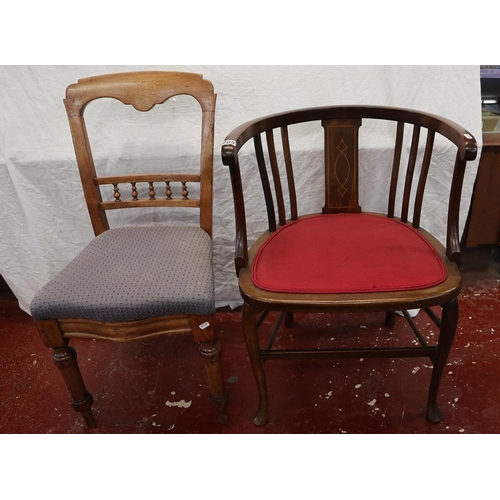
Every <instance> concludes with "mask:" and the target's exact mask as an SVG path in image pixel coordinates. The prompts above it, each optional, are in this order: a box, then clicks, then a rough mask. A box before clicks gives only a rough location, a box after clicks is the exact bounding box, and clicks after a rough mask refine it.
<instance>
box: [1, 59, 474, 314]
mask: <svg viewBox="0 0 500 500" xmlns="http://www.w3.org/2000/svg"><path fill="white" fill-rule="evenodd" d="M138 70H175V71H189V72H194V73H200V74H202V75H203V76H204V77H205V78H206V79H208V80H210V81H211V82H212V83H213V84H214V88H215V91H216V93H217V111H216V126H215V151H214V233H213V237H214V267H215V285H216V289H215V293H216V303H217V306H224V305H230V306H232V307H234V306H236V305H239V304H241V298H240V296H239V292H238V286H237V279H236V275H235V271H234V264H233V250H234V222H233V219H234V217H233V213H234V212H233V200H232V193H231V186H230V179H229V172H228V170H227V167H225V166H224V165H223V164H222V161H221V156H220V148H221V145H222V142H223V141H224V138H225V136H226V135H227V134H228V133H229V132H230V131H231V130H232V129H233V128H235V127H236V126H238V125H240V124H241V123H243V122H245V121H248V120H251V119H254V118H258V117H260V116H264V115H267V114H271V113H277V112H281V111H287V110H292V109H298V108H305V107H311V106H326V105H336V104H372V105H387V106H397V107H405V108H413V109H417V110H421V111H426V112H429V113H433V114H437V115H441V116H444V117H446V118H448V119H451V120H453V121H455V122H457V123H459V124H460V125H462V126H463V127H465V128H467V129H468V130H469V131H470V132H471V133H472V134H473V135H474V136H475V137H476V139H477V141H478V144H479V146H481V126H482V123H481V110H480V83H479V66H210V65H207V66H3V67H0V110H1V111H0V195H1V205H0V206H1V208H0V210H1V218H0V273H1V275H2V276H3V278H4V279H5V281H6V282H7V283H8V285H9V286H10V288H11V289H12V291H13V292H14V294H15V295H16V297H17V298H18V300H19V305H20V307H21V308H22V309H23V310H25V311H28V310H29V304H30V302H31V299H32V297H33V296H34V294H35V293H36V292H37V291H38V290H39V289H40V288H41V287H42V286H43V285H44V284H45V283H47V281H49V280H50V279H51V278H52V277H53V276H54V275H55V274H56V273H57V272H58V271H60V270H61V269H62V268H63V267H64V266H65V265H66V264H68V263H69V262H70V261H71V259H72V258H73V257H75V256H76V255H77V254H78V253H79V252H80V251H81V250H82V249H83V248H84V246H85V245H86V244H87V243H89V242H90V240H91V239H92V238H93V236H94V235H93V231H92V227H91V224H90V219H89V216H88V213H87V209H86V204H85V200H84V197H83V193H82V189H81V185H80V179H79V175H78V170H77V167H76V161H75V155H74V150H73V145H72V141H71V135H70V132H69V126H68V122H67V118H66V113H65V110H64V105H63V103H62V99H63V98H64V94H65V89H66V87H67V86H68V85H69V84H71V83H74V82H76V81H77V80H78V79H80V78H84V77H88V76H93V75H98V74H104V73H116V72H122V71H138ZM117 104H118V103H116V102H115V103H113V102H109V103H106V105H105V108H104V111H102V112H101V111H98V110H97V106H96V107H95V108H93V107H92V104H91V105H89V107H88V110H87V114H86V116H88V118H87V124H88V126H89V135H90V139H91V141H93V143H92V144H93V148H94V159H95V162H96V167H97V169H98V173H99V174H101V175H107V174H108V172H111V169H112V168H113V167H114V166H115V165H117V164H119V162H121V163H122V164H125V165H126V166H128V167H132V168H134V170H135V171H136V172H137V173H141V172H144V173H146V172H151V171H153V172H154V171H161V170H162V167H163V166H164V165H170V166H171V168H173V169H174V170H175V167H176V165H178V163H175V162H181V161H182V162H183V163H184V162H186V163H188V164H192V165H196V160H195V159H193V158H191V156H190V155H191V153H189V151H192V150H193V149H194V150H195V151H197V150H198V146H199V143H198V142H196V140H195V141H194V142H192V141H190V140H187V139H186V134H185V132H186V130H187V128H186V127H187V125H189V119H188V120H187V123H185V124H184V122H182V120H181V116H183V115H184V114H183V113H178V112H177V111H176V110H179V111H183V110H186V109H188V110H191V109H195V108H194V107H192V104H191V103H188V102H187V101H186V102H185V101H184V100H183V98H179V99H177V102H176V103H172V104H168V105H167V107H166V109H167V111H166V113H167V114H168V115H169V118H172V119H171V120H170V123H167V124H164V123H163V120H162V118H163V116H162V111H161V110H160V108H162V106H157V107H156V108H155V109H154V110H153V120H157V121H158V132H157V134H148V133H146V132H145V130H146V129H145V128H143V127H146V123H145V121H144V117H145V116H146V115H147V114H145V115H144V114H142V115H139V133H137V132H134V131H133V130H134V129H133V128H132V126H133V123H134V120H133V119H132V112H131V109H129V108H130V107H124V106H121V105H120V106H121V107H122V108H125V110H122V109H121V108H120V107H119V106H117ZM176 106H177V107H176ZM196 119H198V117H197V116H196ZM115 121H116V122H117V123H118V125H119V130H118V131H116V130H115V129H114V128H113V125H114V122H115ZM91 126H92V127H91ZM363 129H365V130H363ZM142 131H144V133H142ZM309 133H311V134H312V130H310V129H309V127H306V128H305V129H304V133H303V137H302V138H301V142H300V143H299V147H300V148H302V149H303V155H302V156H301V157H300V160H299V163H298V164H297V163H296V166H297V167H298V166H299V165H300V162H307V163H308V164H309V165H310V164H311V163H312V161H313V160H314V162H315V164H316V163H317V166H316V167H314V168H308V169H307V170H306V169H304V171H303V172H302V173H300V174H299V175H298V177H297V179H296V183H297V192H298V193H300V207H299V208H300V209H301V211H302V212H303V213H305V212H309V211H312V212H314V211H320V210H321V205H322V201H323V197H322V195H321V192H322V189H323V187H322V184H321V183H322V181H323V177H322V175H323V174H322V169H323V165H322V163H321V162H317V160H316V157H317V152H318V151H317V149H316V148H315V143H314V141H313V140H312V139H310V138H309ZM361 134H364V136H365V138H366V139H367V142H368V145H369V147H368V149H366V150H362V151H361V156H360V168H361V169H362V167H363V160H364V159H366V160H373V159H376V160H377V161H380V160H383V161H384V162H386V163H387V159H389V164H388V168H390V155H389V156H388V153H387V154H386V153H385V152H384V151H385V145H384V144H380V143H378V142H374V143H373V144H372V145H371V146H370V136H371V129H370V127H369V126H368V127H362V131H361ZM361 137H363V135H362V136H361ZM135 153H140V154H142V155H143V158H145V159H144V160H143V161H141V162H140V163H137V162H135V160H134V159H133V157H134V154H135ZM441 153H442V156H443V159H444V157H445V156H446V150H443V151H442V152H441ZM441 153H439V152H438V158H437V161H439V160H440V155H441ZM243 154H244V153H243ZM179 157H180V160H173V159H174V158H179ZM478 157H479V155H478ZM243 160H244V158H243ZM243 163H244V161H243ZM451 163H452V164H453V161H452V162H451ZM477 164H478V160H476V161H475V162H472V163H471V164H469V167H468V170H467V173H466V178H465V182H464V188H463V198H462V207H461V229H462V230H463V227H464V224H465V220H466V217H467V212H468V208H469V204H470V198H471V194H472V189H473V184H474V179H475V175H476V171H477ZM451 166H452V165H451ZM163 170H164V169H163ZM179 170H181V168H180V167H179ZM367 174H369V172H366V173H363V172H362V174H361V176H360V177H361V179H362V181H361V184H360V204H361V206H362V207H363V209H364V210H368V211H370V210H373V211H378V210H383V209H384V207H385V203H386V202H385V198H383V197H382V194H380V195H379V194H378V193H379V192H381V187H382V186H383V182H385V180H384V179H382V178H380V179H379V178H378V177H377V176H374V177H370V176H369V175H368V177H367ZM441 174H442V175H443V177H442V178H440V176H433V175H431V177H430V178H429V191H428V195H427V196H428V199H426V202H427V203H428V205H427V208H426V209H425V210H424V212H423V215H422V226H423V227H425V228H426V229H428V230H430V231H431V232H433V233H434V234H436V236H438V238H439V239H440V240H441V241H443V242H444V234H445V233H444V231H445V224H446V214H445V213H444V212H443V209H442V208H440V205H441V203H440V202H441V200H442V196H443V190H442V189H443V188H442V184H443V182H442V179H446V178H449V175H450V166H447V167H446V169H445V170H444V171H443V172H441ZM441 174H440V175H441ZM243 177H244V182H246V184H245V185H244V189H245V197H246V200H247V201H246V203H247V206H246V209H247V216H248V228H249V233H250V234H249V239H250V242H251V241H253V239H254V238H255V237H256V235H257V234H258V233H259V232H260V231H261V230H263V229H264V228H265V221H266V218H265V216H264V215H263V214H262V208H263V207H262V205H263V203H262V195H261V188H260V187H259V185H258V181H257V178H256V177H254V176H253V175H252V176H249V177H247V179H246V181H245V174H243ZM254 180H255V182H254ZM379 186H380V189H379ZM257 214H260V215H257ZM164 215H165V216H166V212H165V214H164ZM161 217H163V215H162V216H161ZM174 217H175V221H174V222H175V223H182V222H183V217H185V216H184V215H183V214H181V213H177V212H175V215H174ZM186 217H187V219H192V215H191V214H189V215H187V216H186ZM109 219H110V224H111V225H112V227H116V226H121V225H130V224H132V225H154V224H157V223H160V222H161V221H162V220H163V219H161V220H160V218H159V217H158V216H156V215H154V213H153V212H152V211H149V210H147V209H145V210H142V209H140V210H136V209H134V210H122V211H111V212H109ZM187 219H186V220H187ZM166 279H168V277H166ZM133 284H134V270H133V269H131V270H130V286H131V287H133Z"/></svg>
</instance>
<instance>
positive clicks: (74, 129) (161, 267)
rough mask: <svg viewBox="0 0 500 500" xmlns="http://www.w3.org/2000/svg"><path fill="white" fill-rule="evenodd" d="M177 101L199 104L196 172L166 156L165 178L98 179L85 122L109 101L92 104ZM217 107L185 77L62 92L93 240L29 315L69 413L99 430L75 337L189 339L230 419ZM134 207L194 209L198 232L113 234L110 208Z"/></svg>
mask: <svg viewBox="0 0 500 500" xmlns="http://www.w3.org/2000/svg"><path fill="white" fill-rule="evenodd" d="M175 96H190V97H184V98H183V99H189V100H190V102H193V103H195V105H193V106H194V108H193V109H194V111H193V109H191V108H189V110H191V111H193V114H194V113H196V114H195V115H194V116H195V117H196V119H197V120H198V123H199V122H200V121H201V128H200V126H199V125H197V127H196V133H197V134H200V130H201V153H200V150H199V149H198V146H197V150H196V151H195V152H194V157H195V158H197V157H198V154H199V155H200V156H199V165H198V166H196V164H195V171H197V172H198V173H195V174H194V173H182V168H181V171H179V167H182V163H181V160H177V159H175V158H167V159H166V160H165V162H166V163H170V164H171V165H170V166H168V168H166V169H165V170H169V171H168V172H163V173H154V174H145V173H135V174H134V173H132V174H129V175H124V174H123V173H122V172H123V168H124V167H123V166H122V165H121V166H120V168H121V170H118V171H117V173H116V174H114V175H113V176H109V175H108V176H104V177H102V176H98V175H97V173H96V168H95V165H94V160H93V156H92V152H91V147H90V141H89V135H88V134H87V128H86V124H85V121H84V116H83V115H84V110H85V109H86V107H87V105H89V104H90V106H99V105H100V104H101V103H104V102H105V101H102V100H101V101H100V102H99V103H94V102H92V101H95V100H96V99H101V98H111V99H113V101H111V102H117V101H115V100H118V101H121V102H122V103H123V104H127V105H132V106H133V107H134V108H135V109H136V110H138V111H141V112H145V111H149V110H151V109H152V108H153V107H154V106H155V105H159V104H162V103H164V102H165V101H167V100H168V99H170V98H174V97H175ZM192 98H194V99H195V100H193V99H192ZM196 101H197V102H196ZM215 102H216V95H215V94H214V90H213V86H212V84H211V83H210V82H209V81H208V80H204V79H203V77H202V76H201V75H197V74H192V73H181V72H167V71H152V72H131V73H117V74H110V75H102V76H96V77H91V78H85V79H82V80H79V81H78V83H76V84H73V85H70V86H69V87H68V88H67V90H66V99H65V100H64V104H65V107H66V111H67V115H68V119H69V124H70V129H71V134H72V137H73V144H74V148H75V153H76V159H77V163H78V168H79V172H80V177H81V181H82V185H83V191H84V195H85V199H86V203H87V207H88V211H89V214H90V218H91V222H92V226H93V230H94V233H95V236H96V237H95V239H93V240H92V241H91V242H90V243H89V244H88V246H86V247H85V248H84V249H83V250H82V251H81V253H79V254H78V255H77V256H76V257H75V258H74V260H72V261H71V262H70V263H69V264H68V265H67V266H66V267H65V268H64V269H63V270H62V271H61V272H60V273H59V274H57V275H56V276H55V277H54V278H53V279H52V280H51V281H49V282H48V283H47V284H46V285H45V286H44V287H43V288H42V289H41V290H40V291H39V292H38V293H37V295H36V296H35V297H34V299H33V301H32V303H31V314H32V316H33V317H34V319H35V321H36V325H37V327H38V330H39V333H40V335H41V338H42V340H43V342H44V344H45V345H46V346H47V347H50V348H52V349H53V350H54V355H53V358H54V362H55V364H56V365H57V367H58V368H59V370H60V372H61V375H62V376H63V378H64V381H65V383H66V385H67V388H68V390H69V393H70V395H71V404H72V406H73V408H74V409H75V410H76V411H78V412H81V414H82V416H83V419H84V420H85V422H86V424H87V426H89V427H91V426H94V425H95V420H94V417H93V414H92V409H91V407H92V403H93V399H92V396H91V395H90V393H89V392H88V391H87V389H86V387H85V384H84V382H83V379H82V376H81V372H80V369H79V367H78V364H77V359H76V353H75V350H74V349H73V348H72V347H70V346H69V340H70V339H71V338H73V337H85V338H95V339H108V340H113V341H119V342H123V341H130V340H136V339H145V338H149V337H153V336H157V335H168V334H180V333H182V334H184V333H191V334H192V335H193V338H194V340H195V341H196V342H198V343H199V347H200V349H199V351H200V354H201V357H202V359H203V361H204V366H205V368H206V372H207V375H208V387H209V392H210V399H211V400H212V401H213V402H214V403H215V405H216V407H217V408H218V416H219V420H220V422H225V421H226V419H227V417H226V413H225V404H226V401H227V394H226V391H225V389H224V386H223V382H222V375H221V366H220V358H221V348H220V345H219V342H218V340H217V335H216V331H215V321H214V313H215V300H214V281H213V266H212V177H213V134H214V112H215ZM198 104H199V106H198ZM90 106H89V109H90ZM196 107H197V109H196ZM123 109H125V108H123ZM127 109H129V108H127ZM134 116H135V115H134ZM141 116H142V115H141ZM148 116H151V115H148ZM136 118H138V116H137V117H136ZM200 118H201V120H200ZM195 161H196V163H198V160H197V159H196V160H195ZM186 166H187V165H184V167H186ZM191 167H192V165H191ZM198 167H199V168H198ZM184 170H185V171H186V170H188V169H186V168H184ZM188 183H190V184H191V185H193V186H199V189H197V190H195V191H196V192H198V193H199V196H195V197H193V196H191V195H190V193H189V191H188V190H189V189H191V188H190V186H189V184H188ZM101 189H103V190H106V189H107V190H108V191H110V193H111V195H112V196H108V197H107V198H106V196H105V195H104V193H102V192H101ZM127 191H128V194H127ZM139 207H143V208H144V207H146V208H148V209H149V210H151V208H152V207H158V208H160V207H163V211H165V210H167V211H169V210H170V213H172V212H171V211H172V210H177V211H178V210H180V209H179V208H174V207H186V208H190V209H191V210H193V209H196V210H198V211H199V224H197V221H198V217H197V216H196V215H195V217H194V222H193V223H187V224H181V225H179V223H177V224H170V225H158V224H153V225H145V226H144V227H137V226H131V227H116V228H111V229H110V224H109V223H108V216H107V214H106V212H107V211H108V210H116V209H122V208H123V209H128V208H139ZM165 207H167V208H165ZM115 213H116V212H115ZM183 213H185V211H184V212H183ZM167 216H168V214H167ZM182 220H184V222H185V221H186V220H185V219H182ZM196 224H197V225H196Z"/></svg>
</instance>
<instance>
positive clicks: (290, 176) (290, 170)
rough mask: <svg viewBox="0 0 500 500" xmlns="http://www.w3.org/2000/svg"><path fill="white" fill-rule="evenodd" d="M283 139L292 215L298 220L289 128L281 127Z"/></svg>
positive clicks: (292, 217) (293, 218)
mask: <svg viewBox="0 0 500 500" xmlns="http://www.w3.org/2000/svg"><path fill="white" fill-rule="evenodd" d="M281 140H282V143H283V154H284V156H285V168H286V179H287V182H288V194H289V195H290V217H291V219H292V220H297V217H298V212H297V194H296V192H295V179H294V176H293V165H292V155H291V153H290V140H289V137H288V128H287V127H281Z"/></svg>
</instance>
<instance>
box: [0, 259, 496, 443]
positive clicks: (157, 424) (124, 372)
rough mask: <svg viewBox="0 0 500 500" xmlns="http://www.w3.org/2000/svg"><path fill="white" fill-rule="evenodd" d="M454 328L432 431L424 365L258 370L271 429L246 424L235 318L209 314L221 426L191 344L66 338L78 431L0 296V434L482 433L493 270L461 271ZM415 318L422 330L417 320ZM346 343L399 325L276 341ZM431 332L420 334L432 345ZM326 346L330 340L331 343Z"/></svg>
mask: <svg viewBox="0 0 500 500" xmlns="http://www.w3.org/2000/svg"><path fill="white" fill-rule="evenodd" d="M460 307H461V309H460V320H459V328H458V332H457V336H456V340H455V344H454V347H453V349H452V352H451V354H450V358H449V363H448V370H447V373H446V375H445V377H444V380H443V382H442V384H441V390H440V393H441V394H440V406H441V409H442V411H443V413H444V420H443V422H442V423H441V424H432V423H430V422H428V421H427V420H426V418H425V408H426V401H427V389H428V384H429V380H430V374H431V368H430V361H429V360H428V359H425V358H413V359H411V358H410V359H400V360H390V359H387V360H386V359H364V360H348V359H347V360H338V361H337V360H328V361H309V360H301V361H293V362H292V361H273V362H268V363H266V373H267V379H268V389H269V395H270V401H271V406H270V422H269V424H268V425H266V426H265V427H261V428H259V427H255V426H254V425H253V423H252V417H253V414H254V412H255V410H256V408H257V393H256V390H255V385H254V380H253V375H252V372H251V368H250V364H249V361H248V358H247V355H246V350H245V346H244V342H243V338H242V334H241V328H240V326H241V325H240V313H239V312H234V311H223V312H220V313H219V314H218V319H217V322H218V330H219V332H220V342H221V345H222V348H223V368H224V377H225V380H226V381H227V383H226V385H227V390H228V392H229V398H230V399H229V402H228V405H227V410H228V414H229V422H228V423H227V424H225V425H221V424H219V423H218V422H217V418H216V410H215V408H214V407H213V406H212V404H211V403H210V402H209V401H208V393H207V388H206V379H205V373H204V368H203V364H202V361H201V359H200V358H199V356H198V353H197V346H196V344H195V343H194V342H193V341H192V340H191V338H190V337H187V336H186V337H183V336H176V337H170V338H156V339H151V340H147V341H142V342H132V343H124V344H115V343H111V342H105V341H97V340H95V341H89V340H81V339H75V340H73V341H72V345H73V346H74V347H75V348H76V350H77V352H78V356H79V362H80V367H81V370H82V373H83V376H84V378H85V380H86V384H87V388H88V389H89V391H90V392H91V393H92V394H93V397H94V414H95V417H96V420H97V422H98V425H97V427H95V428H94V429H90V430H88V429H87V428H86V427H85V425H84V424H83V421H82V420H81V417H80V416H79V415H78V414H77V413H75V412H74V411H73V410H72V409H71V407H70V404H69V396H68V394H67V392H66V389H65V387H64V385H63V382H62V379H61V378H60V376H59V373H58V372H57V369H56V368H55V366H54V365H53V363H52V359H51V352H50V351H49V349H47V348H45V347H44V346H43V344H42V342H41V340H40V339H39V337H38V334H37V331H36V328H35V326H34V323H33V321H32V319H31V317H30V316H29V315H27V314H25V313H23V312H22V311H20V309H19V307H18V305H17V301H16V300H15V298H14V297H13V296H11V295H8V294H4V295H3V296H2V299H1V300H0V315H1V322H0V343H1V351H0V433H3V434H187V433H190V434H215V433H219V434H278V433H279V434H299V433H301V434H313V433H315V434H322V433H323V434H326V433H328V434H460V433H467V434H485V433H486V434H489V433H499V432H500V384H498V382H497V381H498V377H499V374H500V312H499V311H500V309H499V308H500V274H499V269H498V267H494V266H493V267H490V269H489V270H488V271H487V272H469V273H464V287H463V293H462V295H461V301H460ZM416 321H417V323H419V324H422V323H424V324H425V326H427V324H430V321H429V320H428V318H427V316H426V315H425V313H423V312H422V313H420V314H419V315H418V316H417V318H416ZM312 331H314V332H316V335H317V336H318V337H319V338H320V341H321V342H322V343H323V344H324V343H326V342H339V343H343V344H346V343H347V342H351V343H353V345H356V344H358V343H359V344H360V343H361V342H362V341H363V340H364V339H369V338H373V337H375V338H376V339H377V340H378V341H379V342H386V343H389V344H391V345H395V342H396V340H395V339H396V337H405V338H408V339H410V342H411V338H412V334H411V331H410V328H409V326H407V324H406V321H405V320H404V318H401V317H398V318H397V319H396V325H395V327H394V328H392V329H390V328H386V327H385V326H384V317H383V315H354V316H352V317H346V316H338V317H333V316H326V315H309V316H305V315H299V316H297V317H296V328H295V329H294V330H293V331H288V330H286V331H285V332H284V333H283V334H282V335H281V337H280V338H281V340H279V342H283V343H291V344H293V345H299V344H300V343H304V342H305V343H307V337H308V336H310V334H311V332H312ZM435 333H436V328H435V327H434V326H432V327H431V333H430V335H429V339H431V340H432V338H433V336H434V335H435ZM332 339H333V340H332Z"/></svg>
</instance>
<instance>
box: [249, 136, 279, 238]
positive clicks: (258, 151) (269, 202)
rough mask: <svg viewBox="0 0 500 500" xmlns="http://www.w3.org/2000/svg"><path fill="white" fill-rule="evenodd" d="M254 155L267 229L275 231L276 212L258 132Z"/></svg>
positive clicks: (255, 139) (255, 138)
mask: <svg viewBox="0 0 500 500" xmlns="http://www.w3.org/2000/svg"><path fill="white" fill-rule="evenodd" d="M253 140H254V145H255V155H256V157H257V165H258V166H259V173H260V180H261V182H262V190H263V191H264V199H265V201H266V208H267V220H268V223H269V231H271V232H274V231H276V214H275V212H274V203H273V195H272V193H271V186H270V184H269V176H268V175H267V168H266V160H265V159H264V151H263V149H262V139H261V137H260V134H257V135H256V136H255V137H254V138H253Z"/></svg>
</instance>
